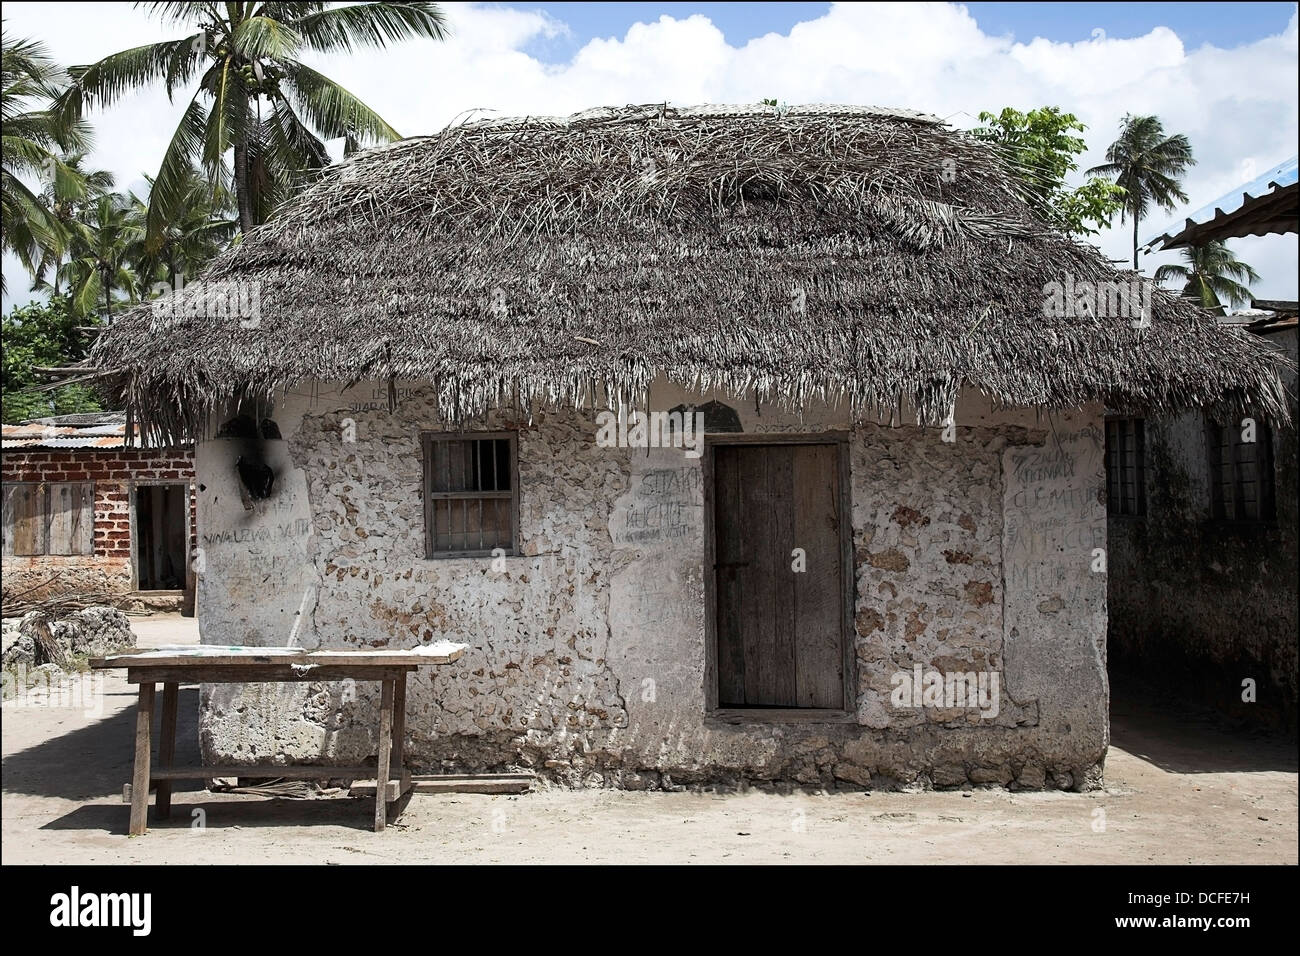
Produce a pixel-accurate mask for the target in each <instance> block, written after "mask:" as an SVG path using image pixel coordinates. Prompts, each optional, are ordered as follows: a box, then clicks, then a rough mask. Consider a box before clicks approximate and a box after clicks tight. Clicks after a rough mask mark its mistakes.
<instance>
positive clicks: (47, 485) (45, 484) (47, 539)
mask: <svg viewBox="0 0 1300 956" xmlns="http://www.w3.org/2000/svg"><path fill="white" fill-rule="evenodd" d="M65 485H76V486H79V487H82V488H89V489H90V508H89V520H88V524H89V530H88V531H85V532H83V534H84V535H85V536H86V537H87V549H86V550H85V551H52V550H51V535H50V523H51V522H52V521H53V518H54V512H53V511H52V509H51V508H50V499H51V497H52V495H53V494H54V491H55V489H57V488H61V487H63V486H65ZM23 487H29V488H36V489H38V490H39V495H40V509H41V511H40V516H41V531H42V537H41V541H42V549H43V550H41V551H32V552H28V553H26V554H19V553H18V552H17V551H16V550H14V549H13V545H14V542H13V534H12V530H10V531H9V534H8V535H7V536H6V537H7V539H8V540H7V547H6V548H5V550H4V553H5V554H7V555H9V556H10V557H13V558H93V557H94V556H95V491H96V486H95V482H94V481H91V480H83V481H9V482H5V488H6V489H10V488H23Z"/></svg>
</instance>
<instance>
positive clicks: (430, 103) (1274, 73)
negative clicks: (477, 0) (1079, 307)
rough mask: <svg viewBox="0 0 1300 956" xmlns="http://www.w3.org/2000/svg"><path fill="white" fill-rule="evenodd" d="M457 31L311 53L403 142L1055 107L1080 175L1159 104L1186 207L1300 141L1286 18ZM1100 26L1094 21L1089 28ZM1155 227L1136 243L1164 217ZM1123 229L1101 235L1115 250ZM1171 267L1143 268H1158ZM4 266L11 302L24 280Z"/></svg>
mask: <svg viewBox="0 0 1300 956" xmlns="http://www.w3.org/2000/svg"><path fill="white" fill-rule="evenodd" d="M446 7H447V10H448V14H449V17H450V20H451V23H452V27H453V30H454V34H455V36H454V38H453V39H452V40H451V41H450V42H448V43H445V44H432V43H424V42H420V43H410V44H404V45H401V46H398V47H395V48H392V49H389V50H386V51H361V52H359V53H357V54H355V55H353V56H351V57H337V56H332V57H326V58H320V59H317V60H315V61H314V62H313V65H317V66H318V67H319V68H321V69H323V70H324V71H325V72H327V73H328V74H329V75H331V76H333V77H335V78H336V79H338V80H339V81H340V82H342V83H343V85H345V86H346V87H347V88H348V89H350V90H351V91H352V92H354V93H356V94H357V95H359V96H361V97H362V98H363V99H364V100H365V101H366V102H368V103H370V104H371V105H372V106H374V107H375V108H376V109H377V110H378V111H379V112H380V113H381V114H382V115H383V116H384V117H385V118H386V119H388V121H389V122H390V123H392V124H393V125H394V126H395V127H396V128H397V129H398V130H400V131H401V132H403V133H404V134H407V135H412V134H419V133H428V132H433V131H436V130H437V129H439V128H441V127H442V126H444V125H446V124H447V123H448V122H451V121H452V120H453V119H455V118H456V117H457V116H459V115H461V114H463V113H464V112H465V111H468V110H474V109H488V110H495V111H497V112H499V113H500V114H504V115H515V114H523V113H531V114H539V113H540V114H563V113H569V112H573V111H576V110H579V109H584V108H587V107H590V106H597V105H620V104H625V103H647V102H655V101H660V100H665V99H667V100H669V101H671V102H673V103H676V104H679V105H690V104H695V103H700V102H721V103H734V102H755V101H757V100H759V99H762V98H764V97H769V96H775V97H778V98H779V99H782V100H784V101H786V102H790V103H808V102H846V103H868V104H875V105H883V106H900V107H907V108H911V109H919V110H923V111H926V112H930V113H934V114H936V115H939V116H944V117H950V121H951V122H953V123H954V124H955V125H961V126H970V125H973V124H974V122H975V120H974V117H975V115H976V114H978V113H979V111H980V110H982V109H988V110H997V109H1000V108H1001V107H1003V106H1007V105H1011V106H1016V107H1017V108H1020V109H1026V108H1029V107H1033V106H1041V105H1049V104H1051V105H1059V106H1061V107H1062V108H1064V109H1067V110H1069V111H1072V112H1074V113H1076V114H1077V115H1078V116H1079V117H1080V118H1081V119H1082V120H1083V121H1084V122H1085V123H1087V124H1088V125H1089V127H1090V128H1089V130H1088V132H1087V134H1086V138H1087V141H1088V145H1089V149H1088V152H1087V154H1086V155H1085V156H1084V157H1083V165H1084V166H1090V165H1094V164H1096V163H1099V162H1101V161H1102V160H1103V158H1104V152H1105V148H1106V145H1107V144H1108V143H1109V141H1110V140H1111V139H1112V138H1113V137H1114V134H1115V132H1116V129H1117V124H1118V121H1119V119H1120V117H1121V116H1122V115H1123V114H1124V113H1125V112H1134V113H1155V114H1157V115H1159V116H1160V117H1161V118H1162V119H1163V120H1164V122H1165V127H1166V129H1167V130H1169V131H1170V132H1182V133H1186V134H1187V135H1188V136H1189V137H1190V138H1191V140H1192V144H1193V147H1194V149H1195V152H1196V156H1197V158H1198V161H1199V162H1198V165H1197V166H1196V167H1194V168H1193V169H1192V171H1191V173H1190V174H1189V176H1188V177H1187V179H1186V183H1185V188H1186V190H1187V193H1188V195H1189V200H1190V202H1189V204H1188V207H1187V208H1186V209H1183V210H1179V211H1180V212H1186V211H1188V210H1190V209H1195V208H1197V207H1198V206H1200V205H1202V204H1204V203H1206V202H1209V201H1211V200H1213V199H1214V198H1215V197H1216V196H1218V195H1220V194H1222V193H1223V192H1225V191H1227V190H1228V189H1231V188H1233V187H1234V186H1236V185H1238V184H1240V183H1241V182H1243V181H1244V180H1245V179H1246V178H1247V177H1246V176H1245V175H1244V174H1243V166H1242V164H1243V162H1244V161H1247V160H1250V161H1254V162H1255V164H1256V167H1257V169H1258V170H1260V171H1262V170H1264V169H1267V168H1268V167H1269V166H1271V165H1273V164H1275V163H1277V162H1279V161H1281V160H1282V159H1284V158H1286V157H1288V156H1290V155H1292V154H1294V153H1295V151H1296V141H1297V130H1298V126H1297V95H1296V85H1295V78H1296V72H1297V60H1298V57H1297V17H1296V14H1295V13H1294V12H1293V14H1292V17H1291V20H1290V23H1289V24H1288V26H1287V28H1286V30H1285V31H1284V32H1283V33H1282V34H1281V35H1279V36H1275V37H1268V38H1265V39H1261V40H1259V41H1257V42H1254V43H1251V44H1248V45H1244V46H1240V47H1236V48H1234V49H1230V50H1225V49H1219V48H1217V47H1214V46H1210V45H1205V46H1202V47H1200V48H1198V49H1195V50H1191V51H1189V50H1187V49H1185V47H1184V45H1183V43H1182V41H1181V40H1180V39H1179V38H1178V36H1177V35H1176V34H1175V33H1174V32H1173V31H1172V30H1170V29H1168V28H1164V27H1158V28H1155V29H1153V30H1151V31H1150V33H1148V34H1146V35H1144V36H1140V37H1132V38H1121V37H1108V36H1105V35H1104V34H1102V33H1098V34H1097V35H1096V36H1095V38H1094V39H1089V40H1085V41H1083V42H1076V43H1057V42H1052V41H1048V40H1044V39H1041V38H1038V39H1035V38H1026V39H1023V40H1019V41H1016V40H1012V39H1011V38H1009V37H999V36H991V35H988V34H985V33H984V32H982V31H981V30H980V28H979V26H978V24H977V22H976V20H975V19H974V18H973V17H972V16H971V15H970V13H969V12H968V10H967V9H966V8H965V7H964V6H960V5H955V4H936V5H929V4H915V5H913V4H894V3H886V4H867V3H863V4H836V5H834V6H833V7H832V8H831V9H830V10H829V12H827V13H826V14H825V15H824V16H822V17H819V18H817V19H814V20H810V21H807V22H804V23H800V24H797V25H795V26H794V27H793V29H792V30H791V31H790V32H789V33H788V34H784V35H781V34H769V35H767V36H763V37H759V38H756V39H754V40H752V41H750V42H748V43H747V44H745V45H744V46H742V47H733V46H731V45H729V44H728V43H727V42H726V40H725V38H724V37H723V35H722V33H721V32H720V31H719V30H718V29H717V28H716V27H715V26H714V25H713V24H712V23H711V22H710V21H709V20H708V18H707V17H704V16H702V15H695V16H691V17H687V18H685V19H674V18H672V17H668V16H664V17H660V18H659V19H658V20H656V21H654V22H651V23H638V24H635V25H634V26H632V27H631V28H630V29H629V30H628V31H627V33H626V34H625V35H624V36H623V37H621V38H614V39H593V40H591V41H589V42H587V43H586V44H585V45H584V46H583V47H582V48H581V49H580V50H579V51H578V52H577V53H576V54H574V55H573V57H572V58H571V59H570V60H569V61H568V62H566V63H562V64H558V65H555V64H547V63H543V62H541V61H539V60H538V59H536V58H534V57H533V56H530V55H528V54H526V53H524V52H523V50H524V49H525V48H527V47H528V45H529V44H531V43H534V42H535V41H538V40H544V39H547V38H554V37H556V36H560V35H563V34H564V32H565V30H566V29H567V28H566V27H565V25H564V24H561V23H558V22H557V21H555V20H554V19H552V18H550V17H548V16H546V15H545V14H544V13H542V12H540V11H530V10H525V9H514V8H510V7H500V6H480V5H476V4H459V3H451V4H446ZM5 17H6V25H7V28H8V32H9V33H10V35H11V36H12V35H18V36H25V35H37V36H40V37H41V38H43V39H44V40H45V41H46V42H47V43H48V44H49V46H50V47H51V49H52V50H53V52H54V54H55V55H56V56H57V57H58V58H59V59H60V60H62V61H64V62H68V63H76V62H86V61H88V60H90V59H93V58H95V57H98V56H101V55H104V54H106V53H108V52H111V51H114V50H118V49H122V48H124V47H127V46H131V45H135V44H138V43H141V42H147V41H149V40H153V39H157V38H160V37H163V36H167V35H171V34H172V33H173V32H174V31H170V30H168V29H166V28H164V27H163V26H162V25H160V24H158V23H157V22H156V21H150V20H149V19H147V18H146V17H145V16H144V14H143V13H141V12H138V11H135V10H133V9H132V8H131V7H130V6H129V5H127V4H119V3H94V4H38V3H9V4H6V6H5ZM1098 27H1099V28H1101V29H1104V28H1105V24H1104V23H1099V24H1098ZM179 110H180V105H171V104H168V103H167V101H166V97H165V96H164V94H163V93H162V92H161V91H160V90H155V91H149V92H144V93H140V94H137V95H135V96H133V97H131V98H129V99H126V100H124V101H123V102H122V103H121V104H120V105H119V106H117V107H115V108H113V109H111V110H109V111H106V112H105V113H103V114H98V115H97V116H96V118H95V119H96V123H97V126H98V128H99V130H100V132H99V140H98V145H97V148H96V153H95V157H94V158H95V160H96V161H97V162H98V163H99V164H100V165H102V166H105V167H107V168H110V169H112V170H113V171H114V172H115V173H116V174H117V175H118V177H119V182H120V183H122V184H123V185H131V184H135V185H139V177H140V174H141V173H142V172H145V171H148V172H152V171H153V170H154V169H156V167H157V163H158V159H159V157H160V156H161V155H162V151H163V148H164V146H165V143H166V140H167V137H168V136H169V135H170V133H171V129H172V127H173V124H174V122H175V118H176V116H177V115H178V114H179ZM1165 218H1166V217H1165V215H1164V214H1163V213H1161V214H1160V215H1159V216H1155V217H1153V218H1152V221H1150V222H1149V223H1148V224H1146V225H1144V226H1143V228H1142V230H1141V232H1142V234H1143V235H1144V236H1145V235H1147V234H1149V233H1150V232H1152V231H1154V229H1155V228H1156V227H1159V226H1161V225H1163V224H1164V221H1165ZM1129 242H1130V237H1129V230H1128V229H1127V228H1123V227H1118V226H1116V227H1115V228H1113V229H1111V230H1108V231H1107V233H1105V234H1104V235H1103V236H1102V237H1101V239H1100V242H1099V244H1100V245H1101V248H1102V249H1103V251H1104V252H1106V253H1107V254H1109V255H1110V256H1111V257H1112V258H1116V259H1124V258H1127V257H1128V255H1129ZM1235 247H1236V248H1237V249H1238V250H1239V253H1240V254H1241V255H1242V256H1243V258H1246V259H1247V261H1249V262H1251V264H1252V265H1254V266H1255V267H1256V269H1257V270H1258V271H1259V272H1260V274H1261V275H1262V276H1263V279H1262V281H1261V282H1260V283H1259V284H1258V285H1257V286H1256V291H1257V293H1258V294H1259V295H1260V296H1261V297H1265V298H1292V299H1294V298H1296V294H1297V293H1296V275H1297V255H1296V248H1297V245H1296V237H1295V236H1287V237H1269V238H1264V239H1253V240H1240V241H1238V242H1237V243H1236V244H1235ZM1169 258H1173V257H1172V256H1169V257H1152V259H1151V260H1150V265H1151V267H1152V268H1154V266H1155V265H1157V264H1159V263H1160V262H1163V261H1166V260H1167V259H1169ZM12 265H13V264H12V263H10V262H8V261H7V262H6V274H7V276H8V277H9V280H10V292H11V294H12V293H14V292H17V291H19V290H21V289H22V288H25V285H26V283H25V281H24V278H23V276H22V275H21V274H20V273H18V272H17V271H12V270H11V266H12Z"/></svg>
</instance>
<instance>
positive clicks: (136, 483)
mask: <svg viewBox="0 0 1300 956" xmlns="http://www.w3.org/2000/svg"><path fill="white" fill-rule="evenodd" d="M125 484H126V500H127V520H128V525H127V527H128V528H129V529H130V530H129V533H130V535H131V592H132V593H133V594H137V593H138V594H163V595H166V594H185V593H186V592H188V591H192V590H193V589H194V582H193V579H194V555H193V554H192V550H193V549H192V544H193V540H194V522H193V520H192V518H191V514H190V510H191V508H192V506H193V504H194V501H193V497H194V489H193V487H192V484H193V482H191V480H190V479H189V478H163V479H150V478H132V479H130V480H128V481H127V482H126V483H125ZM161 485H166V486H171V485H183V486H184V488H185V584H184V586H183V587H181V588H178V589H168V590H164V591H141V590H140V567H139V561H140V553H139V551H138V550H137V548H138V546H139V542H140V538H139V530H138V519H137V518H136V513H135V502H136V490H137V489H139V488H153V487H156V486H161Z"/></svg>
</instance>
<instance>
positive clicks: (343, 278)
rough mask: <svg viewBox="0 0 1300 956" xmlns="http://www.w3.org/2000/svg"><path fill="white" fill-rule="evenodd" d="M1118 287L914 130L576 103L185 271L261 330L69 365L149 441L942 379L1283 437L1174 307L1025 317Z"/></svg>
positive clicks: (191, 295) (1227, 349)
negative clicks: (359, 395)
mask: <svg viewBox="0 0 1300 956" xmlns="http://www.w3.org/2000/svg"><path fill="white" fill-rule="evenodd" d="M1131 278H1132V276H1131V274H1130V275H1125V274H1121V273H1118V272H1116V271H1115V270H1114V269H1113V268H1112V267H1111V266H1110V265H1109V264H1108V263H1107V262H1106V261H1105V260H1104V259H1103V258H1102V257H1101V256H1100V255H1099V254H1098V253H1097V252H1096V251H1095V250H1094V249H1092V248H1089V247H1084V246H1081V245H1079V244H1076V243H1074V242H1071V241H1069V240H1067V239H1065V238H1063V237H1061V236H1058V235H1055V234H1052V233H1051V232H1050V231H1048V230H1047V229H1045V228H1044V227H1043V226H1042V225H1041V224H1040V223H1038V222H1036V221H1035V219H1034V217H1033V215H1032V214H1031V212H1030V210H1029V207H1028V206H1027V204H1026V202H1025V201H1024V199H1023V197H1022V195H1021V192H1020V190H1019V188H1018V186H1017V180H1016V179H1015V178H1014V177H1013V176H1012V175H1011V174H1010V173H1009V171H1008V169H1007V168H1006V166H1005V165H1004V164H1003V163H1002V162H1001V161H1000V160H999V158H998V156H997V155H996V154H995V153H994V152H993V151H992V150H991V149H990V148H989V147H988V146H987V145H985V144H982V143H980V142H977V141H975V140H973V139H971V138H970V137H968V136H965V135H963V134H961V133H959V132H958V131H955V130H953V129H951V128H949V127H947V126H945V125H944V124H942V123H941V122H939V121H938V120H936V119H934V118H932V117H926V116H922V115H920V114H916V113H908V112H902V111H896V110H878V109H870V108H858V107H827V106H810V107H797V108H793V109H789V110H776V109H771V108H765V107H702V108H696V109H683V110H677V109H671V108H666V107H663V106H646V107H628V108H625V109H599V110H592V111H588V112H586V113H581V114H577V115H575V116H572V117H569V118H567V119H557V118H529V119H521V120H496V121H486V122H475V123H467V124H463V125H458V126H453V127H451V128H449V129H447V130H445V131H443V132H442V133H439V134H438V135H435V136H427V137H420V138H415V139H408V140H404V141H401V142H398V143H395V144H393V145H390V146H386V147H381V148H378V149H374V150H370V151H368V152H365V153H361V154H358V155H356V156H354V157H352V158H350V159H349V160H347V161H345V162H343V163H341V164H339V165H337V166H335V167H333V168H331V169H330V170H328V171H326V173H325V174H324V176H323V177H322V178H321V179H320V180H319V181H317V182H316V183H315V184H313V185H312V186H311V187H310V188H308V189H306V190H305V191H304V192H303V193H302V194H301V195H299V196H298V197H297V198H296V199H295V200H293V201H292V202H290V203H289V204H288V205H287V206H286V207H285V208H284V209H283V210H282V212H281V213H280V215H279V216H278V217H277V218H276V219H275V220H274V221H273V222H271V223H269V224H267V225H265V226H263V227H261V228H259V229H258V230H256V231H255V232H253V233H252V234H250V235H249V236H247V237H246V238H245V239H244V241H243V242H242V243H240V244H239V245H237V246H236V247H234V248H232V249H231V250H229V251H228V252H227V253H225V254H224V255H223V256H221V258H220V259H218V260H217V261H216V262H215V263H214V265H213V266H212V267H211V269H210V270H209V272H208V274H207V276H206V278H205V281H206V282H207V283H208V289H209V290H210V289H213V288H217V289H220V288H222V283H255V284H256V286H255V288H256V290H257V291H258V292H259V293H260V307H261V322H260V324H259V325H258V327H256V328H245V327H243V326H242V325H241V323H240V322H239V321H238V320H236V319H234V318H229V319H222V318H211V317H208V318H203V317H195V318H172V319H167V320H166V321H160V320H159V319H158V317H157V312H156V309H155V310H154V311H153V313H152V314H151V310H150V308H148V307H145V308H142V309H139V310H137V311H136V312H135V313H133V314H131V315H129V316H127V317H125V318H123V319H122V320H120V321H119V322H117V323H115V326H114V328H113V329H112V330H111V331H110V332H108V333H107V334H105V335H104V336H102V337H101V340H100V342H99V344H98V345H97V347H96V349H95V352H94V355H93V359H94V361H95V363H96V364H97V366H98V367H99V368H101V369H108V368H111V369H113V370H114V371H113V373H112V374H111V375H110V376H109V377H108V378H107V379H106V381H107V384H108V390H109V391H110V392H111V393H112V396H113V398H114V400H115V401H117V402H120V403H122V404H125V405H126V406H127V407H128V408H130V409H132V410H133V412H134V413H135V414H137V415H139V416H141V417H142V419H143V420H144V422H145V423H146V424H147V425H151V426H152V427H153V428H154V429H156V430H157V432H158V433H160V437H169V438H176V437H180V436H193V435H195V434H199V433H201V432H202V431H203V428H204V425H205V422H206V419H207V416H208V414H209V412H210V411H212V410H214V409H217V408H220V407H221V406H223V405H224V404H225V403H226V402H227V401H228V400H229V399H230V398H232V397H237V396H240V395H246V396H252V397H258V398H260V399H265V398H268V397H271V398H273V397H274V395H275V394H276V393H277V391H278V390H280V389H283V388H287V387H289V386H291V385H293V384H294V383H296V382H299V381H302V380H305V379H309V378H316V379H321V380H334V381H340V382H344V383H350V382H354V381H360V380H365V379H379V380H390V381H391V380H393V379H425V380H429V381H430V382H432V383H433V384H434V385H435V387H436V389H437V392H438V395H439V398H440V403H441V407H442V410H443V412H444V413H445V414H446V415H447V416H448V417H449V418H452V419H459V418H461V417H463V416H466V415H471V414H475V413H477V412H480V411H482V410H483V409H485V408H486V407H489V406H491V405H494V404H510V403H514V402H518V403H522V404H524V405H529V406H531V405H534V404H537V403H547V402H554V403H583V404H586V403H588V402H598V403H601V404H604V403H605V402H608V401H609V399H610V397H611V395H614V396H621V397H624V398H626V399H628V400H630V401H632V402H639V401H643V400H644V396H645V389H646V388H647V385H648V383H649V382H650V381H651V380H652V379H653V378H654V376H655V374H656V372H657V371H662V372H664V373H666V374H667V375H668V376H669V377H670V378H671V379H672V380H674V381H676V382H678V383H682V384H685V385H689V386H698V387H701V388H712V387H720V388H723V389H726V390H729V391H731V392H732V393H733V394H737V395H746V396H748V395H752V394H757V396H758V397H759V398H760V399H762V400H765V401H776V402H779V403H781V404H783V405H785V406H788V407H797V406H799V405H801V404H802V403H804V402H806V401H808V400H810V399H815V398H820V397H827V398H832V399H835V398H841V399H845V400H847V402H848V403H849V404H850V405H851V407H852V409H853V410H854V412H855V413H856V414H858V415H859V416H862V417H866V416H874V415H876V414H879V413H880V412H881V410H883V409H888V410H893V409H896V408H897V407H899V406H900V404H903V403H906V404H909V405H913V406H915V407H916V408H917V409H918V414H919V416H920V418H921V420H923V421H925V422H928V423H936V422H940V421H942V420H944V419H945V417H946V416H947V414H948V413H949V410H950V409H951V407H952V403H953V400H954V396H955V394H956V392H957V390H958V389H959V388H960V387H961V385H962V384H969V385H972V386H976V387H978V388H980V389H982V390H983V391H984V392H985V393H987V394H988V395H990V396H992V397H993V398H994V399H995V400H997V401H999V402H1001V403H1005V404H1009V405H1022V406H1045V407H1070V406H1077V405H1080V404H1083V403H1086V402H1089V401H1094V400H1098V401H1103V402H1105V403H1107V404H1108V405H1110V406H1112V407H1115V408H1122V409H1171V408H1179V407H1189V406H1197V405H1206V404H1211V403H1215V402H1226V403H1228V404H1229V405H1230V406H1231V407H1234V408H1254V409H1258V410H1261V411H1264V412H1266V413H1271V414H1274V415H1277V416H1280V417H1286V415H1287V411H1286V403H1285V400H1284V397H1283V394H1282V391H1281V386H1280V384H1279V378H1278V371H1279V368H1280V365H1279V363H1280V362H1282V361H1284V360H1283V359H1280V358H1279V357H1278V356H1276V354H1275V353H1274V352H1272V351H1271V350H1270V349H1269V347H1268V346H1267V345H1265V344H1263V343H1261V342H1260V341H1259V340H1258V339H1257V338H1255V337H1253V336H1250V335H1249V334H1246V333H1243V332H1235V331H1232V330H1227V329H1222V328H1219V327H1218V326H1217V325H1216V324H1215V323H1214V321H1213V320H1212V319H1210V318H1208V317H1206V316H1205V315H1203V314H1202V313H1201V312H1200V311H1199V310H1198V309H1196V308H1194V307H1193V306H1192V305H1190V304H1189V303H1187V302H1185V301H1180V300H1178V299H1177V298H1175V297H1174V296H1173V295H1172V294H1170V293H1167V292H1163V291H1161V292H1158V293H1157V294H1156V297H1155V301H1154V315H1153V316H1152V318H1153V319H1154V321H1153V323H1151V324H1150V327H1147V328H1134V327H1133V323H1131V322H1130V320H1129V319H1128V318H1097V317H1093V316H1089V315H1082V316H1075V317H1053V316H1047V315H1045V314H1044V309H1043V302H1044V295H1045V291H1044V290H1045V288H1047V287H1048V285H1049V284H1050V283H1053V282H1057V283H1064V282H1066V281H1071V282H1074V283H1081V282H1086V281H1114V280H1127V279H1131ZM245 288H247V287H245ZM196 289H197V290H198V291H196ZM204 292H205V290H204V288H203V287H202V286H194V285H191V286H190V287H189V288H188V289H187V290H186V291H185V292H182V293H179V294H178V296H177V298H178V299H179V300H180V304H181V305H182V306H183V305H184V303H185V302H194V301H197V300H195V296H202V295H203V294H204ZM208 294H209V295H210V294H211V293H210V292H209V293H208ZM176 311H177V313H178V314H180V313H183V312H184V311H185V309H184V308H183V307H182V308H178V309H177V310H176ZM244 324H251V323H244ZM886 414H888V413H887V412H886Z"/></svg>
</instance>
